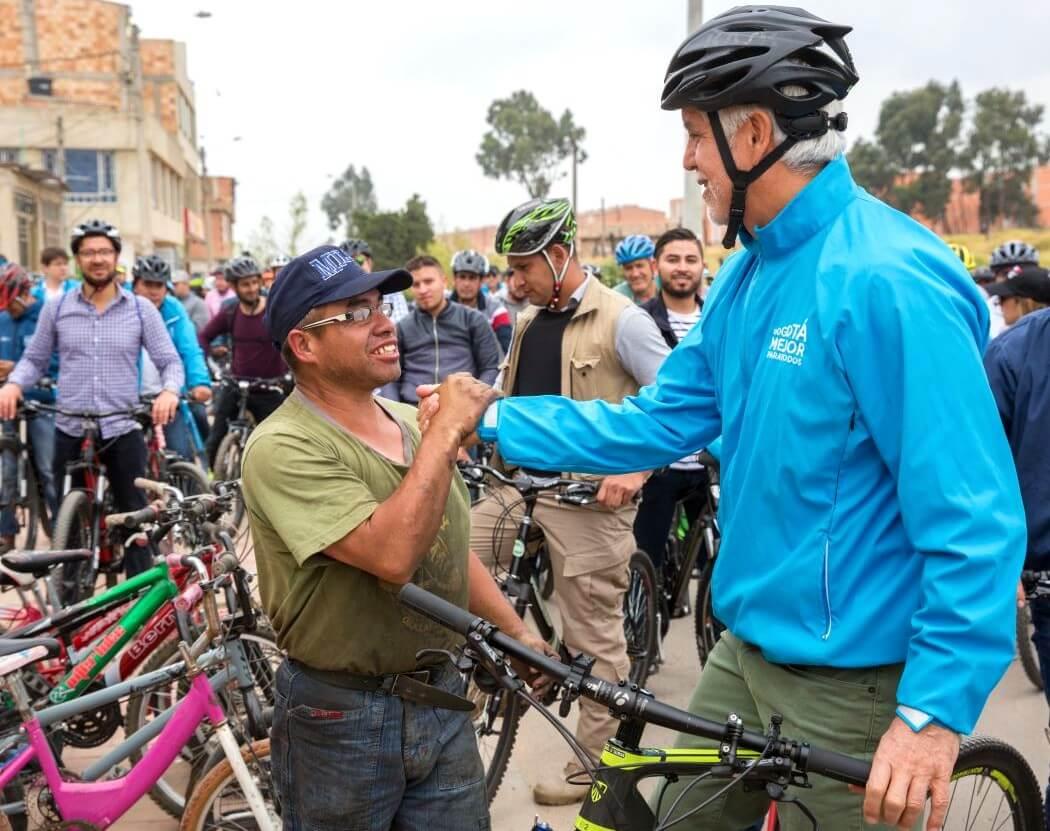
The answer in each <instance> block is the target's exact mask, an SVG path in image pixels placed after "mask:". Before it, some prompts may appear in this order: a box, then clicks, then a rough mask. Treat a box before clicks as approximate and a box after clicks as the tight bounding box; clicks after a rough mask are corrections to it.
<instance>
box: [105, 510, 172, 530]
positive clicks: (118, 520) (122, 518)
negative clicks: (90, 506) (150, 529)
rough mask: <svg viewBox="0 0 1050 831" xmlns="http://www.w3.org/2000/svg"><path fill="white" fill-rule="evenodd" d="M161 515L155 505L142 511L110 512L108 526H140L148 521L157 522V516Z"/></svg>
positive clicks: (107, 519) (129, 527)
mask: <svg viewBox="0 0 1050 831" xmlns="http://www.w3.org/2000/svg"><path fill="white" fill-rule="evenodd" d="M158 516H160V513H159V511H157V509H156V508H153V507H147V508H143V509H142V510H141V511H128V512H127V513H123V514H109V515H108V516H107V517H106V520H105V522H106V527H107V528H120V527H124V528H127V529H129V530H130V529H133V528H138V527H139V526H140V525H145V524H146V523H147V522H156V520H157V517H158Z"/></svg>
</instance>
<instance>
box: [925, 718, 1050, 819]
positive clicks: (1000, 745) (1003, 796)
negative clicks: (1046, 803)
mask: <svg viewBox="0 0 1050 831" xmlns="http://www.w3.org/2000/svg"><path fill="white" fill-rule="evenodd" d="M949 800H950V801H949V803H948V815H947V817H946V818H945V820H944V825H943V828H944V829H945V831H977V829H992V828H994V829H1007V831H1009V829H1012V831H1045V828H1046V826H1045V820H1044V818H1043V794H1042V791H1041V789H1040V787H1039V782H1038V781H1037V780H1036V778H1035V774H1034V773H1033V772H1032V769H1031V768H1030V767H1029V766H1028V763H1027V762H1026V761H1025V760H1024V757H1022V756H1021V754H1020V753H1018V752H1017V751H1016V750H1015V749H1014V748H1012V747H1010V745H1008V744H1005V743H1004V742H1001V741H999V740H997V739H989V738H985V737H983V736H969V737H967V738H965V739H963V741H962V745H961V747H960V748H959V759H958V761H956V763H955V771H954V773H953V774H952V782H951V786H950V792H949ZM929 812H930V808H929V805H927V807H926V816H927V817H928V816H929Z"/></svg>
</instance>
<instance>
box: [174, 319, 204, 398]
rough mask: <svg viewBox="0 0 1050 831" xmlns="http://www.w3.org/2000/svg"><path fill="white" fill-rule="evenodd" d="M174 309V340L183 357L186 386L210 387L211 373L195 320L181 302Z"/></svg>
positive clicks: (176, 348)
mask: <svg viewBox="0 0 1050 831" xmlns="http://www.w3.org/2000/svg"><path fill="white" fill-rule="evenodd" d="M172 309H173V314H175V315H177V317H176V320H175V324H174V326H173V327H172V340H173V341H175V351H177V352H178V353H179V357H180V358H182V366H183V369H184V370H185V371H186V386H187V387H190V388H191V389H192V388H193V387H210V386H211V373H210V372H208V364H207V363H206V362H205V360H204V350H203V349H201V347H200V344H199V343H197V330H196V328H194V326H193V321H191V320H190V316H189V314H187V312H186V309H185V308H184V307H183V305H182V304H181V303H178V302H176V303H174V304H173V305H172Z"/></svg>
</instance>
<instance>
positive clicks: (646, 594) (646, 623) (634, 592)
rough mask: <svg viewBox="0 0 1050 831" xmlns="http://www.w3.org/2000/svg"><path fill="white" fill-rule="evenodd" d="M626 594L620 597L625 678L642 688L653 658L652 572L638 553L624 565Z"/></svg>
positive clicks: (643, 553) (642, 555)
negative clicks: (626, 667) (627, 669)
mask: <svg viewBox="0 0 1050 831" xmlns="http://www.w3.org/2000/svg"><path fill="white" fill-rule="evenodd" d="M628 573H629V576H628V581H627V591H626V592H625V593H624V596H623V627H624V637H625V638H626V639H627V657H628V659H629V660H630V662H631V670H630V674H629V676H628V677H629V678H630V680H631V681H632V682H634V683H635V684H637V685H638V686H640V687H641V686H644V685H645V681H646V679H647V678H648V677H649V672H650V671H651V670H652V666H653V661H654V660H655V658H656V638H657V631H656V630H657V626H658V625H659V624H658V621H657V616H656V602H657V601H656V592H657V588H656V569H655V568H653V561H652V560H650V559H649V555H648V554H646V553H645V552H644V551H642V550H638V551H635V552H634V553H633V554H632V555H631V560H630V563H629V564H628Z"/></svg>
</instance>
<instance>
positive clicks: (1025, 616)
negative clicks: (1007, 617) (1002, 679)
mask: <svg viewBox="0 0 1050 831" xmlns="http://www.w3.org/2000/svg"><path fill="white" fill-rule="evenodd" d="M1017 656H1018V657H1019V658H1020V659H1021V667H1022V668H1023V669H1024V674H1025V675H1027V676H1028V680H1029V681H1031V682H1032V683H1033V684H1035V688H1036V689H1037V690H1041V689H1042V688H1043V673H1042V670H1041V668H1040V666H1039V656H1038V655H1037V654H1036V652H1035V644H1034V643H1032V611H1031V609H1029V608H1028V606H1027V605H1026V606H1023V607H1021V608H1019V609H1018V610H1017Z"/></svg>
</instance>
